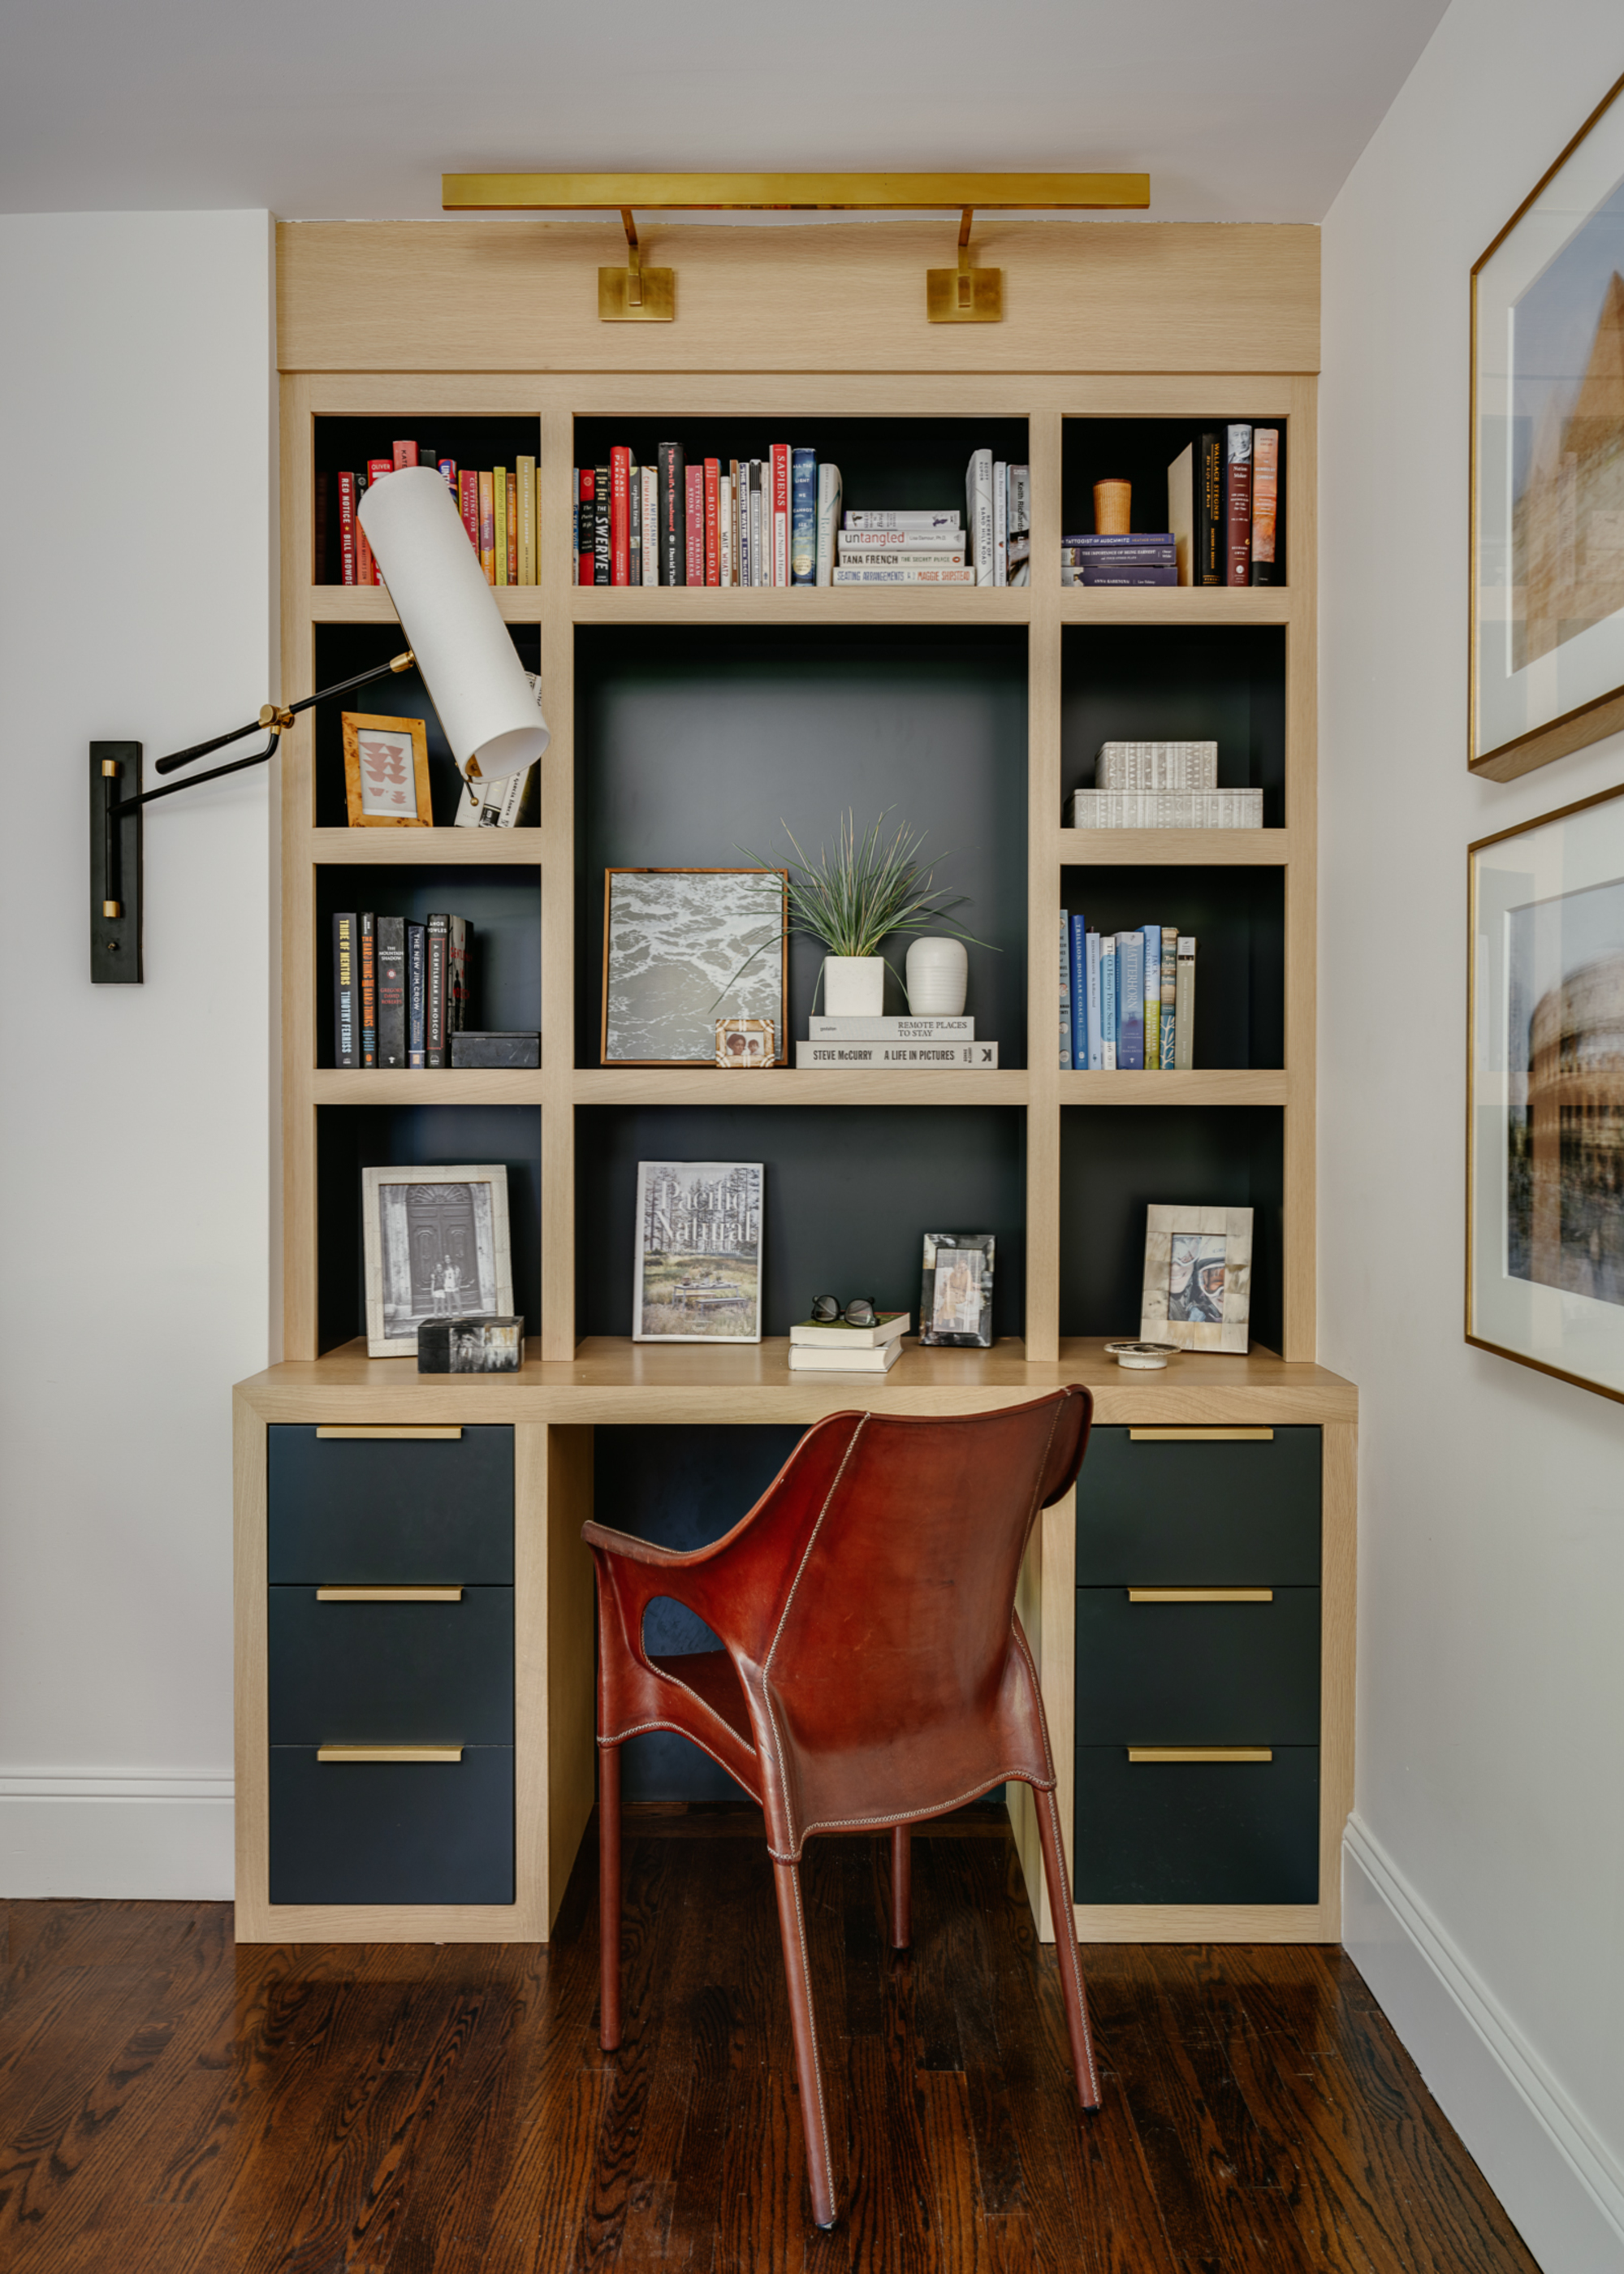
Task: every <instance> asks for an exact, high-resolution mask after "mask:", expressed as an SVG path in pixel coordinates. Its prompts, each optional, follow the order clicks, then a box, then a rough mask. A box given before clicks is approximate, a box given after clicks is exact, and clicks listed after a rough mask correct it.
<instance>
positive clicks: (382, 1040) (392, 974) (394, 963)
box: [377, 916, 406, 1066]
mask: <svg viewBox="0 0 1624 2274" xmlns="http://www.w3.org/2000/svg"><path fill="white" fill-rule="evenodd" d="M377 939H378V1063H379V1065H380V1066H403V1065H405V1063H406V919H405V917H404V916H380V917H379V918H378V920H377Z"/></svg>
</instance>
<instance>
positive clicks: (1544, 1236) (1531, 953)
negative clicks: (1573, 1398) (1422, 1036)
mask: <svg viewBox="0 0 1624 2274" xmlns="http://www.w3.org/2000/svg"><path fill="white" fill-rule="evenodd" d="M1468 857H1469V862H1470V879H1469V881H1470V907H1471V980H1470V990H1471V993H1470V1047H1469V1050H1468V1055H1467V1081H1468V1106H1467V1200H1466V1209H1467V1231H1466V1339H1467V1341H1468V1342H1469V1343H1475V1344H1477V1346H1478V1348H1479V1349H1481V1350H1490V1351H1494V1352H1498V1354H1499V1355H1500V1357H1501V1358H1511V1359H1517V1360H1519V1361H1520V1363H1521V1364H1522V1365H1523V1366H1531V1367H1538V1368H1539V1370H1540V1371H1541V1372H1542V1373H1544V1374H1560V1376H1561V1378H1562V1380H1563V1381H1565V1382H1577V1383H1578V1384H1579V1385H1580V1387H1581V1388H1582V1389H1594V1390H1598V1391H1599V1392H1600V1393H1601V1394H1602V1396H1604V1397H1617V1398H1620V1399H1624V790H1608V791H1606V792H1605V793H1604V794H1602V795H1601V796H1599V797H1592V798H1586V799H1585V800H1583V802H1582V803H1580V804H1577V805H1570V806H1566V807H1564V808H1563V809H1561V810H1560V812H1557V813H1549V814H1545V815H1543V816H1542V817H1540V818H1539V819H1538V820H1537V821H1530V822H1526V823H1524V824H1523V825H1522V827H1521V828H1518V829H1507V830H1502V831H1501V832H1500V834H1499V835H1498V836H1495V837H1485V838H1484V839H1483V840H1481V841H1480V842H1479V843H1478V844H1476V845H1474V846H1473V847H1471V848H1470V855H1469V856H1468Z"/></svg>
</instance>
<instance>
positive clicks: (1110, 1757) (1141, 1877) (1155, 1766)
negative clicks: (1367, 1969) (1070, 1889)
mask: <svg viewBox="0 0 1624 2274" xmlns="http://www.w3.org/2000/svg"><path fill="white" fill-rule="evenodd" d="M1076 1790H1077V1814H1076V1818H1075V1826H1074V1829H1073V1832H1072V1835H1071V1856H1072V1880H1073V1886H1074V1889H1075V1894H1076V1899H1077V1901H1079V1903H1313V1902H1318V1901H1319V1752H1318V1751H1317V1749H1316V1748H1315V1747H1313V1746H1312V1745H1294V1746H1287V1747H1283V1748H1282V1747H1276V1748H1275V1751H1274V1758H1273V1760H1270V1761H1223V1762H1215V1761H1191V1762H1186V1761H1178V1762H1166V1761H1157V1762H1148V1763H1147V1762H1130V1760H1129V1758H1128V1755H1127V1751H1126V1749H1125V1747H1124V1746H1121V1745H1088V1746H1084V1745H1079V1747H1078V1750H1077V1787H1076Z"/></svg>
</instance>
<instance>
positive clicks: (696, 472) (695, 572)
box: [682, 465, 705, 584]
mask: <svg viewBox="0 0 1624 2274" xmlns="http://www.w3.org/2000/svg"><path fill="white" fill-rule="evenodd" d="M682 471H683V473H684V476H685V477H686V479H685V481H684V484H683V490H684V495H685V497H686V499H687V503H688V515H687V533H688V583H689V584H703V583H704V581H705V470H704V468H703V465H698V466H685V467H684V468H683V470H682Z"/></svg>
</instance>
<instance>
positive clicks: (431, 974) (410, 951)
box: [333, 912, 473, 1066]
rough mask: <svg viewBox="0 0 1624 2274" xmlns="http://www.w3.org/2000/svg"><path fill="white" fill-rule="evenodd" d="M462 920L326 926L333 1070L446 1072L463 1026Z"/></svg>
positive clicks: (465, 925) (362, 920)
mask: <svg viewBox="0 0 1624 2274" xmlns="http://www.w3.org/2000/svg"><path fill="white" fill-rule="evenodd" d="M472 930H473V926H472V925H471V924H470V922H468V920H467V918H466V917H465V916H454V915H431V916H430V917H429V919H428V922H426V923H414V922H411V920H410V918H409V917H406V916H380V915H372V914H371V913H370V912H369V913H363V914H360V915H335V917H334V919H333V1063H334V1065H339V1066H447V1065H450V1063H451V1037H452V1035H455V1034H461V1033H462V1030H463V1028H465V1027H466V1026H467V1024H468V951H469V940H470V935H471V933H472Z"/></svg>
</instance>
